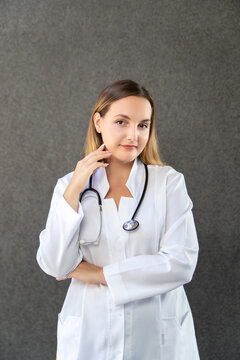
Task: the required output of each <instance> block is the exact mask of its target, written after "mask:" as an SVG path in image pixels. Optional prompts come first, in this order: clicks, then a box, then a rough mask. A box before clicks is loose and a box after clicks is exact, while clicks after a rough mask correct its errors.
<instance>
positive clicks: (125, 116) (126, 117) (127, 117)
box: [114, 114, 151, 122]
mask: <svg viewBox="0 0 240 360" xmlns="http://www.w3.org/2000/svg"><path fill="white" fill-rule="evenodd" d="M117 116H122V117H124V118H125V119H128V120H131V119H130V117H129V116H127V115H124V114H117V115H115V116H114V117H117ZM143 121H150V122H151V120H150V119H145V120H141V122H143Z"/></svg>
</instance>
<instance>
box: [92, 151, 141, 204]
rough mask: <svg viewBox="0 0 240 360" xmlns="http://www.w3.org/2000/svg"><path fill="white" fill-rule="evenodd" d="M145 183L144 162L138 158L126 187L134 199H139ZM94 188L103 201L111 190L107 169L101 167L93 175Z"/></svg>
mask: <svg viewBox="0 0 240 360" xmlns="http://www.w3.org/2000/svg"><path fill="white" fill-rule="evenodd" d="M144 182H145V168H144V164H143V162H142V161H141V160H140V159H139V158H138V157H137V158H136V159H135V160H134V162H133V165H132V168H131V171H130V174H129V177H128V180H127V182H126V186H127V188H128V189H129V191H130V192H131V194H132V196H133V197H134V198H138V197H139V194H140V193H142V191H143V187H144ZM92 187H93V188H94V189H96V190H97V191H98V192H99V194H100V196H101V199H102V200H103V199H104V198H105V196H106V194H107V193H108V190H109V188H110V185H109V182H108V179H107V173H106V169H105V167H103V166H100V167H99V168H98V169H97V170H96V172H95V173H94V174H93V179H92Z"/></svg>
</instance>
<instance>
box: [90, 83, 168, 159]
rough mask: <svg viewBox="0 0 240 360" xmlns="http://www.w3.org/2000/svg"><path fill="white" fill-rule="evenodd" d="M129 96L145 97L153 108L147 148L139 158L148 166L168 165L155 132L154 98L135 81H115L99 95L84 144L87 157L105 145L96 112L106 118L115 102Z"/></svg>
mask: <svg viewBox="0 0 240 360" xmlns="http://www.w3.org/2000/svg"><path fill="white" fill-rule="evenodd" d="M127 96H139V97H143V98H145V99H147V100H148V101H149V102H150V104H151V107H152V115H151V124H150V131H149V138H148V142H147V144H146V146H145V148H144V149H143V151H142V152H141V154H139V156H138V157H139V159H140V160H141V161H142V162H143V163H145V164H147V165H148V164H152V165H161V166H165V165H167V163H165V162H163V161H162V159H161V157H160V154H159V149H158V141H157V134H156V132H155V105H154V101H153V97H152V95H151V94H150V93H149V91H148V90H146V88H145V87H143V86H141V85H140V84H138V83H137V82H135V81H133V80H119V81H115V82H113V83H112V84H110V85H108V86H106V87H105V88H104V89H103V90H102V91H101V92H100V94H99V95H98V98H97V101H96V104H95V106H94V109H93V112H92V115H91V119H90V123H89V127H88V132H87V137H86V140H85V144H84V151H85V156H87V155H88V154H89V153H90V152H92V151H95V150H97V149H98V148H99V146H100V145H101V144H102V143H103V140H102V136H101V133H98V132H97V131H96V128H95V125H94V120H93V117H94V114H95V113H96V112H99V113H100V116H101V117H104V116H105V114H106V113H107V111H108V110H109V107H110V105H111V104H112V103H113V102H114V101H116V100H119V99H122V98H125V97H127Z"/></svg>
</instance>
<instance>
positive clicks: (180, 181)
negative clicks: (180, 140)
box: [103, 170, 199, 305]
mask: <svg viewBox="0 0 240 360" xmlns="http://www.w3.org/2000/svg"><path fill="white" fill-rule="evenodd" d="M192 207H193V203H192V201H191V199H190V197H189V195H188V193H187V189H186V184H185V179H184V175H183V174H182V173H180V172H178V171H176V170H174V171H170V173H169V174H168V176H167V179H166V218H165V232H164V234H163V236H162V238H161V239H160V248H159V251H158V252H157V253H156V254H150V255H138V256H134V257H130V258H127V259H124V260H122V261H119V262H116V263H113V264H110V265H106V266H104V267H103V273H104V276H105V279H106V282H107V285H108V287H109V291H110V293H111V295H112V297H113V301H114V303H115V304H116V305H120V304H125V303H127V302H130V301H134V300H140V299H144V298H148V297H151V296H155V295H158V294H163V293H166V292H168V291H170V290H173V289H175V288H177V287H179V286H181V285H183V284H186V283H188V282H190V281H191V280H192V277H193V273H194V271H195V268H196V264H197V259H198V251H199V246H198V239H197V232H196V228H195V224H194V218H193V213H192Z"/></svg>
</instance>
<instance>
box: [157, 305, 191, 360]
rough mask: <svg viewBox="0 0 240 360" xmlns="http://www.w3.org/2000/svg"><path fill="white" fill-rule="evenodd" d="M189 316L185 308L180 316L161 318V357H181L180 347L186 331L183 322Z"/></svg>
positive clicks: (168, 359)
mask: <svg viewBox="0 0 240 360" xmlns="http://www.w3.org/2000/svg"><path fill="white" fill-rule="evenodd" d="M189 316H190V310H187V311H186V312H185V313H184V314H182V315H180V316H173V317H165V318H161V324H162V326H161V340H160V343H161V348H162V359H163V360H173V359H182V357H181V354H182V347H183V346H184V341H186V338H185V340H184V335H186V334H185V332H186V329H185V328H186V327H185V323H186V322H187V319H188V318H189Z"/></svg>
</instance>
